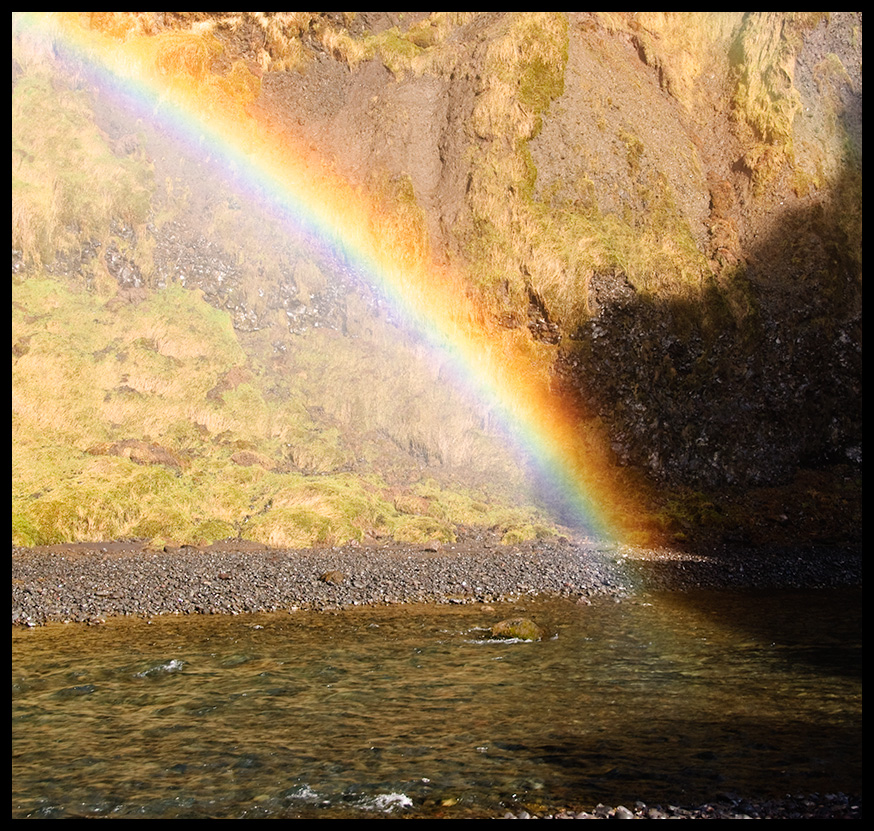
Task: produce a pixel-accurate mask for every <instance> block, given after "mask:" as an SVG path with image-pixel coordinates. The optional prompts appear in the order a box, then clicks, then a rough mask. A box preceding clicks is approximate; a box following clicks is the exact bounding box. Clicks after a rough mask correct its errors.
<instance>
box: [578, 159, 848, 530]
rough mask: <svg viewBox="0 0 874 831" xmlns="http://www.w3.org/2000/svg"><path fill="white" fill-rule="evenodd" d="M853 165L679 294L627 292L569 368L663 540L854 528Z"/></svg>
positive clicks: (583, 336) (583, 338) (604, 314)
mask: <svg viewBox="0 0 874 831" xmlns="http://www.w3.org/2000/svg"><path fill="white" fill-rule="evenodd" d="M860 168H861V166H860V165H858V166H848V167H847V168H846V169H845V171H844V174H843V175H842V176H841V177H840V178H839V180H838V181H837V182H836V183H835V184H834V186H833V187H832V188H831V190H830V191H829V192H828V194H826V195H825V197H824V198H818V199H817V200H816V201H815V202H814V201H813V200H808V201H807V202H806V204H805V203H804V201H803V200H800V199H798V200H796V203H797V204H796V205H795V206H793V207H786V208H785V209H784V210H783V212H782V213H781V214H779V215H774V216H773V217H772V218H771V222H770V225H769V229H770V230H769V231H768V232H767V233H763V234H761V235H760V236H759V237H757V238H756V239H755V240H754V242H753V244H752V245H751V246H748V248H747V250H746V251H745V252H744V255H743V258H742V259H741V260H739V261H737V262H732V263H730V264H729V263H724V264H723V266H722V268H721V271H720V272H719V273H718V274H717V275H715V276H714V277H713V278H712V279H711V280H710V281H709V283H708V285H706V286H704V287H703V288H702V289H701V291H700V292H699V293H697V294H696V295H695V296H692V297H688V296H687V297H682V298H678V297H667V298H652V297H646V298H644V297H642V296H641V295H639V294H635V293H631V294H630V296H625V297H624V298H623V299H622V300H621V302H616V303H614V304H612V305H609V306H605V307H603V308H602V309H601V310H600V312H599V314H598V315H597V317H595V318H594V319H592V320H591V321H589V322H588V324H587V325H586V326H585V327H584V328H583V330H581V331H580V332H579V333H578V336H577V337H578V343H577V344H576V345H575V347H574V350H575V351H574V354H575V355H577V356H579V355H582V356H584V357H583V360H576V362H575V363H574V365H573V366H572V367H571V368H570V372H571V373H574V374H575V380H574V382H573V383H574V384H575V386H576V387H577V389H579V390H580V393H581V395H582V397H583V398H584V399H586V400H587V401H588V402H589V403H590V410H592V411H594V412H597V414H598V415H599V416H600V417H601V418H602V419H603V420H604V421H605V422H606V423H608V424H609V425H610V429H611V438H612V441H613V449H614V451H615V452H616V455H617V457H618V458H619V460H620V463H622V464H625V465H630V466H633V467H636V468H639V469H642V470H644V471H645V472H646V474H647V476H648V477H649V479H650V481H651V483H652V486H653V487H652V493H653V495H654V499H655V501H656V503H657V506H656V507H655V511H656V514H657V515H660V516H661V517H662V520H663V529H662V530H663V531H665V532H666V534H667V537H668V540H667V541H669V542H677V543H682V544H684V545H687V546H690V547H695V545H696V543H697V542H701V543H704V544H706V545H707V546H711V545H712V544H713V542H714V541H724V542H733V543H748V544H779V543H792V544H795V543H803V542H810V543H845V542H849V541H855V540H858V539H860V538H861V524H860V518H861V506H860V501H861V455H862V450H861V448H862V414H861V398H862V300H861V283H862V278H861V273H862V269H861V259H862V243H861V200H862V191H861V170H860Z"/></svg>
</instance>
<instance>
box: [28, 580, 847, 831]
mask: <svg viewBox="0 0 874 831" xmlns="http://www.w3.org/2000/svg"><path fill="white" fill-rule="evenodd" d="M519 613H524V614H526V615H528V616H530V617H533V618H535V619H536V621H537V622H538V623H540V624H541V625H542V626H545V627H546V628H547V629H548V630H549V632H550V634H551V637H550V638H549V639H548V640H544V641H542V642H538V643H507V642H492V641H489V640H488V639H487V638H486V635H487V632H486V628H487V627H489V626H491V625H492V624H493V623H495V622H497V621H498V620H500V619H501V618H502V617H508V616H510V615H517V614H519ZM12 641H13V721H12V734H13V762H12V773H13V789H12V814H13V817H18V818H21V817H27V816H38V817H73V816H83V817H95V816H116V817H140V816H142V817H163V818H171V817H259V816H268V817H307V816H315V817H322V818H328V817H335V816H339V817H355V816H374V815H377V814H375V812H380V814H379V815H388V816H425V817H464V816H489V815H492V816H500V814H501V813H502V812H503V808H502V806H510V807H514V806H517V805H526V806H535V807H536V806H537V805H548V806H556V807H557V806H563V805H593V804H595V803H597V802H599V801H601V802H605V803H607V804H618V803H619V802H626V803H627V802H633V801H634V800H635V799H642V800H644V801H646V802H648V803H658V802H662V803H664V802H669V801H670V802H674V803H682V804H695V803H699V802H703V801H706V800H708V799H713V798H715V797H717V796H719V795H720V794H732V793H736V794H738V795H743V796H745V797H750V798H758V797H768V796H778V795H783V794H786V793H797V792H813V791H834V790H842V791H845V792H853V791H855V792H857V793H861V670H860V665H861V661H860V659H861V654H860V653H861V612H860V596H859V595H858V594H851V595H848V594H847V593H846V592H844V593H842V594H841V595H840V596H838V595H837V594H832V593H818V594H811V593H804V594H802V593H794V594H785V595H779V596H775V595H773V594H771V595H770V596H764V595H762V596H758V597H756V596H749V595H747V596H741V595H734V594H706V595H700V596H681V595H675V596H659V597H654V598H650V599H649V600H648V601H646V602H644V601H638V602H623V603H621V604H616V603H612V602H606V601H603V602H600V603H596V604H594V605H592V606H577V605H574V604H572V603H570V602H567V601H550V602H542V603H527V604H513V605H512V606H510V605H508V606H506V607H501V606H495V607H483V606H461V607H457V606H452V607H433V606H432V607H395V608H384V609H370V610H363V609H357V610H353V611H346V612H340V613H336V614H325V613H322V614H315V613H300V612H298V613H294V614H282V615H269V616H266V615H265V616H258V617H234V618H197V619H194V618H185V619H180V618H171V619H156V620H154V622H152V623H147V622H145V621H124V620H122V621H111V622H110V623H108V624H107V625H106V626H102V627H96V628H86V627H79V626H69V625H68V626H50V627H46V628H43V629H36V630H14V631H13V637H12Z"/></svg>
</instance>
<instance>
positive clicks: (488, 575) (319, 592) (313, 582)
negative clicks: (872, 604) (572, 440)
mask: <svg viewBox="0 0 874 831" xmlns="http://www.w3.org/2000/svg"><path fill="white" fill-rule="evenodd" d="M860 584H861V556H860V555H859V553H858V552H854V551H848V550H835V549H810V550H805V551H800V550H797V549H792V550H783V551H778V550H769V551H766V552H764V551H739V550H731V551H727V550H714V551H712V552H708V553H707V554H695V555H690V554H683V553H679V552H672V551H665V550H658V551H657V550H652V549H640V548H632V547H627V546H611V545H606V546H605V545H596V544H593V543H591V542H586V541H580V540H577V541H574V540H567V539H556V540H549V541H535V542H530V543H525V544H521V545H516V546H511V547H510V546H502V545H500V544H498V543H497V542H496V541H495V539H494V538H492V537H490V536H489V535H488V534H481V533H477V532H471V533H469V534H467V535H465V536H463V537H462V539H461V540H460V541H459V542H458V543H457V544H453V545H443V546H437V545H419V546H410V545H407V546H404V545H388V546H382V547H371V548H366V547H359V546H345V547H339V548H323V549H312V550H301V551H277V550H269V549H265V548H263V547H260V546H256V545H252V544H248V543H245V542H236V543H222V544H216V545H213V546H210V547H208V548H193V547H180V548H172V547H168V548H166V549H163V550H154V549H151V548H149V547H148V546H146V545H144V544H142V543H136V542H129V543H120V542H115V543H103V544H101V543H89V544H84V543H83V544H75V545H59V546H49V547H45V548H35V549H22V548H16V547H13V549H12V622H13V624H18V625H30V626H33V625H39V624H42V623H45V622H47V621H70V622H91V623H93V622H99V621H100V620H102V619H104V618H106V617H107V616H112V615H136V616H151V615H161V614H245V613H251V612H270V611H280V610H286V609H292V608H306V609H315V610H319V609H333V608H339V607H344V606H351V605H368V604H389V603H392V604H394V603H408V602H416V603H421V602H434V603H478V602H496V601H501V600H513V599H517V598H519V597H522V596H532V595H558V596H568V597H596V596H605V595H607V596H625V595H628V594H631V593H634V592H636V591H645V590H660V589H669V590H684V589H692V588H739V587H755V588H768V587H775V588H778V587H779V588H788V587H799V588H816V587H834V586H841V585H860Z"/></svg>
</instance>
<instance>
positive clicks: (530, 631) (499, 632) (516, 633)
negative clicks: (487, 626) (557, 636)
mask: <svg viewBox="0 0 874 831" xmlns="http://www.w3.org/2000/svg"><path fill="white" fill-rule="evenodd" d="M492 637H493V638H507V639H510V638H515V639H518V640H521V641H539V640H541V639H542V638H543V630H542V629H541V628H540V627H539V626H538V625H537V624H536V623H535V622H534V621H533V620H531V619H530V618H527V617H512V618H507V619H506V620H502V621H501V622H500V623H496V624H495V625H494V626H493V627H492Z"/></svg>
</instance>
